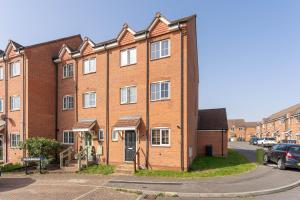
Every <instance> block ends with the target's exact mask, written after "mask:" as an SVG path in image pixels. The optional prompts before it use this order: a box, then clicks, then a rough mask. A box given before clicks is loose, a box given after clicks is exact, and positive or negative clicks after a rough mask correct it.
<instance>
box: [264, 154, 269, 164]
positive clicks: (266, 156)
mask: <svg viewBox="0 0 300 200" xmlns="http://www.w3.org/2000/svg"><path fill="white" fill-rule="evenodd" d="M268 162H269V157H268V155H267V154H265V155H264V164H267V163H268Z"/></svg>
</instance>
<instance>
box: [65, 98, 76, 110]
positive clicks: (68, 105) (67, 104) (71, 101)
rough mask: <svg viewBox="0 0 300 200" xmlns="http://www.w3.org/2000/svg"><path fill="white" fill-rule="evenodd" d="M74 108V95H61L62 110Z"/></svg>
mask: <svg viewBox="0 0 300 200" xmlns="http://www.w3.org/2000/svg"><path fill="white" fill-rule="evenodd" d="M73 108H74V97H73V96H69V95H66V96H64V97H63V110H69V109H73Z"/></svg>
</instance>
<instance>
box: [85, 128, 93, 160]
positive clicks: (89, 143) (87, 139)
mask: <svg viewBox="0 0 300 200" xmlns="http://www.w3.org/2000/svg"><path fill="white" fill-rule="evenodd" d="M84 146H85V148H87V150H88V160H93V157H92V146H93V145H92V135H91V133H90V132H85V133H84Z"/></svg>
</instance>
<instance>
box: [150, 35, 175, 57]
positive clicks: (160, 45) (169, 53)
mask: <svg viewBox="0 0 300 200" xmlns="http://www.w3.org/2000/svg"><path fill="white" fill-rule="evenodd" d="M163 41H168V54H167V55H164V56H163V55H162V42H163ZM157 43H159V57H158V58H156V57H155V58H152V44H157ZM169 56H171V40H170V39H164V40H159V41H155V42H151V43H150V60H157V59H161V58H166V57H169Z"/></svg>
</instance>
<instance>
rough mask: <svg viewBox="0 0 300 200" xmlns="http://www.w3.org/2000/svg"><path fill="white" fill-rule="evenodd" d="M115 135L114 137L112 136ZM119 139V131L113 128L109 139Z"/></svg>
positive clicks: (114, 140)
mask: <svg viewBox="0 0 300 200" xmlns="http://www.w3.org/2000/svg"><path fill="white" fill-rule="evenodd" d="M114 136H115V137H114ZM118 140H119V131H117V130H113V131H112V132H111V141H113V142H117V141H118Z"/></svg>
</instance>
